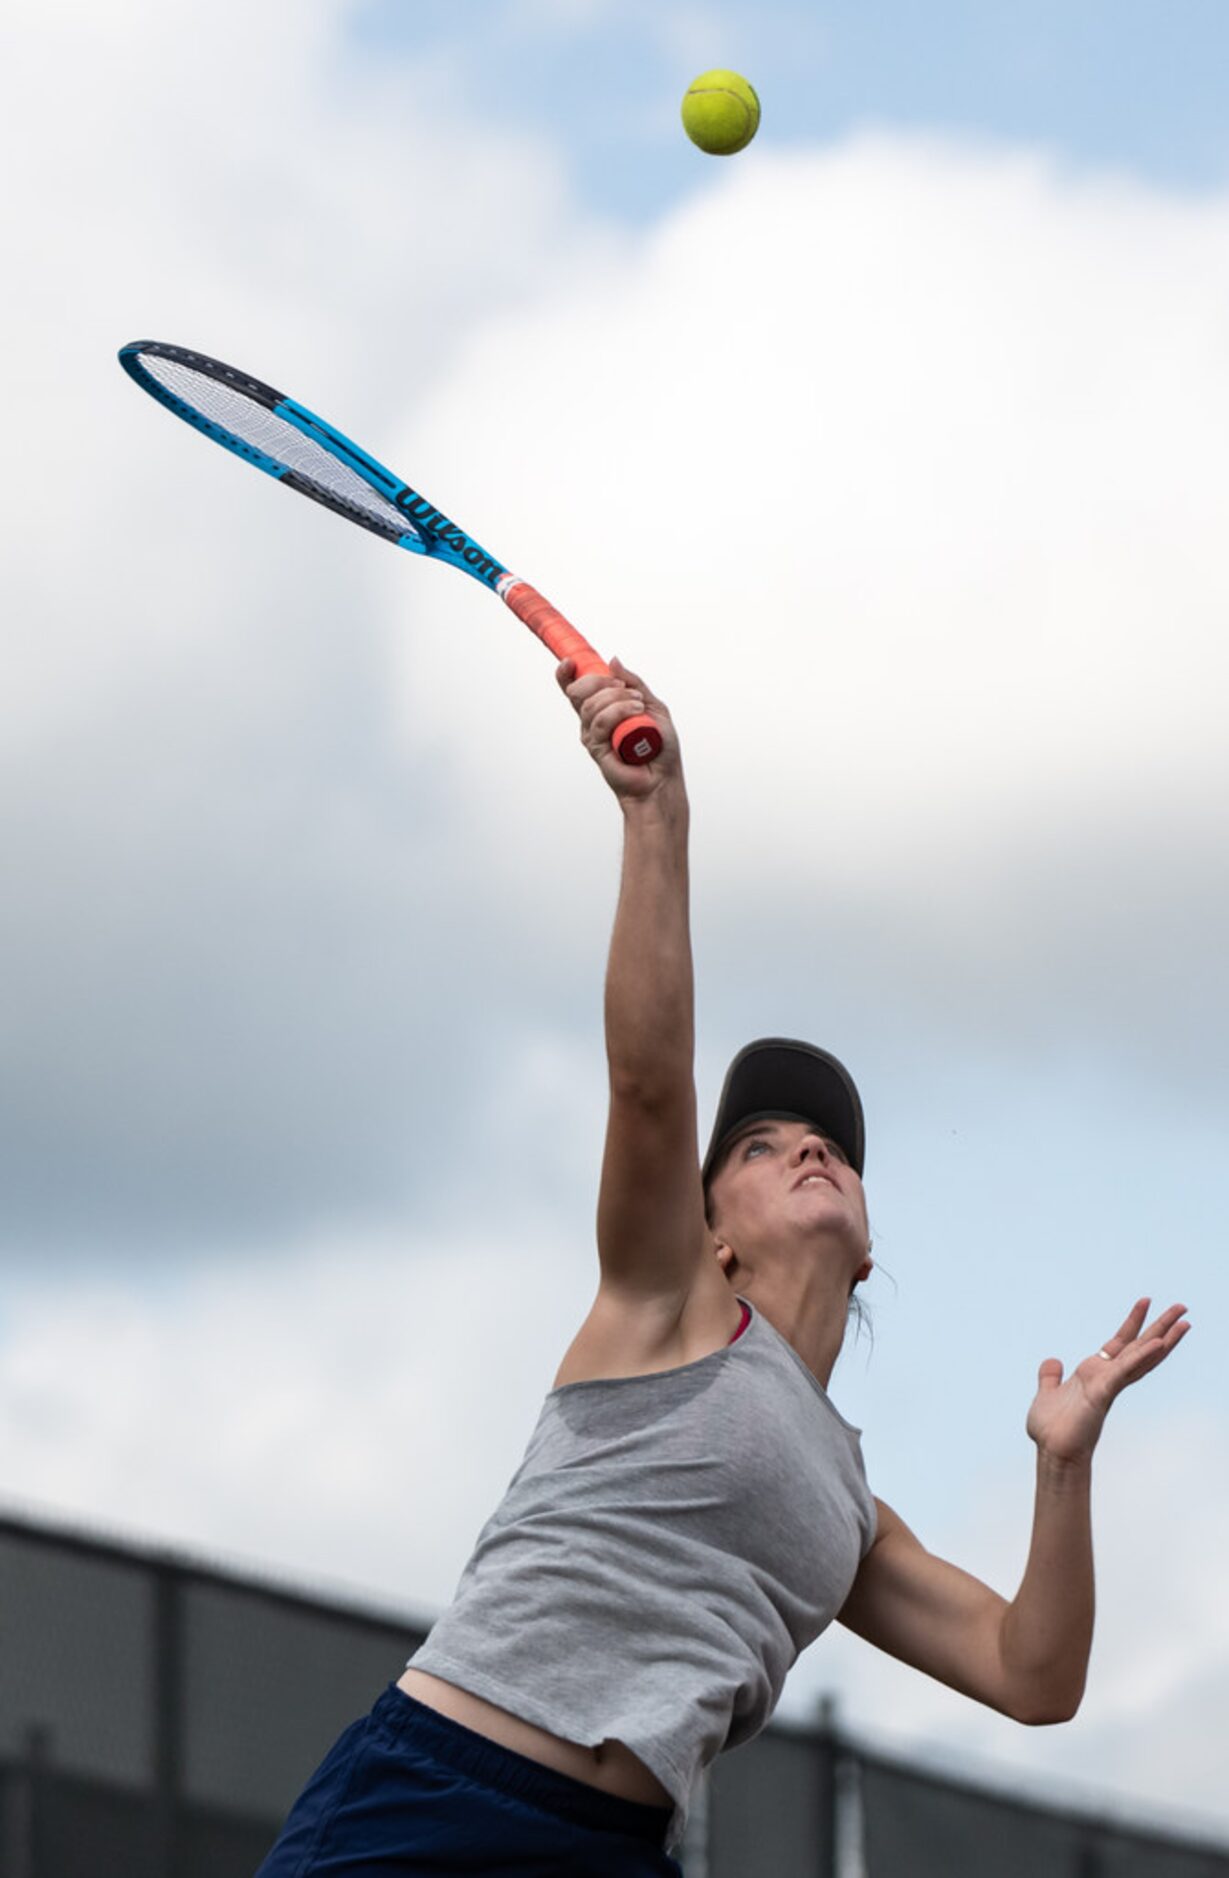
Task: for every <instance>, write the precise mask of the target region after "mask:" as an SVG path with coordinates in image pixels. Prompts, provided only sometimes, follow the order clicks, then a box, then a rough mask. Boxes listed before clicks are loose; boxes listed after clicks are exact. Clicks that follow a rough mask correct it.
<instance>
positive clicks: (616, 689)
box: [555, 660, 655, 744]
mask: <svg viewBox="0 0 1229 1878" xmlns="http://www.w3.org/2000/svg"><path fill="white" fill-rule="evenodd" d="M574 671H575V668H574V666H573V665H572V661H571V660H564V662H563V664H562V665H560V666H559V667H558V669H557V671H556V674H555V676H556V678H557V679H558V681H559V684H560V686H561V687H562V689H563V691H564V692H565V694H566V696H567V698H568V701H569V703H570V704H571V705H572V708H573V710H574V711H575V712H576V715H577V716H578V717H579V718H580V727H581V735H582V736H583V737H584V739H585V741H586V742H587V743H596V744H606V743H609V741H610V739H611V737H612V736H613V735H614V733H615V731H616V730H617V729H618V727H619V725H620V724H621V723H623V722H624V720H625V719H626V718H629V717H636V716H638V715H639V713H640V712H642V711H645V710H647V709H649V708H650V707H649V700H648V698H647V696H646V693H645V691H643V690H641V689H640V687H639V686H637V685H634V684H631V683H629V682H625V680H624V678H623V677H622V676H621V675H619V674H616V673H615V672H614V670H613V668H612V670H611V672H610V673H605V672H589V673H587V674H586V675H585V676H584V677H583V678H577V677H575V676H574ZM569 672H571V673H572V674H573V675H572V676H568V675H567V674H568V673H569ZM654 702H655V700H654Z"/></svg>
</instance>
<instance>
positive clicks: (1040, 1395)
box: [1026, 1298, 1190, 1461]
mask: <svg viewBox="0 0 1229 1878" xmlns="http://www.w3.org/2000/svg"><path fill="white" fill-rule="evenodd" d="M1151 1302H1152V1300H1151V1298H1140V1300H1139V1302H1138V1303H1137V1304H1136V1305H1135V1307H1134V1308H1133V1310H1131V1312H1130V1313H1129V1314H1128V1316H1127V1318H1126V1321H1125V1322H1124V1324H1123V1325H1122V1328H1121V1329H1120V1330H1119V1331H1118V1333H1117V1335H1116V1336H1113V1337H1111V1338H1110V1339H1109V1340H1108V1342H1107V1343H1106V1344H1105V1345H1104V1347H1103V1348H1102V1349H1101V1350H1099V1351H1098V1352H1097V1354H1096V1356H1089V1357H1085V1359H1084V1361H1083V1362H1082V1363H1081V1364H1080V1366H1079V1368H1078V1369H1076V1370H1073V1371H1072V1372H1071V1374H1070V1376H1068V1378H1067V1380H1066V1382H1064V1381H1063V1366H1062V1364H1061V1363H1060V1362H1059V1360H1058V1358H1057V1357H1056V1356H1051V1357H1047V1358H1046V1361H1045V1362H1044V1363H1043V1364H1042V1365H1041V1368H1040V1370H1039V1372H1038V1377H1037V1381H1038V1389H1037V1394H1036V1396H1035V1397H1034V1400H1033V1406H1032V1407H1031V1408H1030V1410H1029V1412H1028V1421H1027V1423H1026V1426H1027V1429H1028V1432H1029V1434H1030V1435H1031V1436H1032V1438H1033V1440H1034V1441H1035V1442H1036V1443H1037V1446H1038V1448H1039V1449H1040V1450H1041V1452H1042V1453H1043V1454H1047V1455H1049V1456H1050V1457H1051V1458H1052V1459H1053V1460H1056V1461H1083V1460H1087V1459H1088V1458H1089V1456H1090V1455H1091V1454H1092V1451H1093V1449H1094V1448H1095V1447H1096V1445H1097V1440H1098V1438H1099V1436H1100V1433H1101V1430H1102V1428H1103V1426H1104V1424H1105V1418H1106V1416H1107V1415H1108V1413H1109V1410H1110V1404H1111V1403H1112V1402H1113V1400H1114V1398H1115V1396H1117V1395H1120V1394H1121V1392H1122V1391H1123V1390H1124V1389H1126V1388H1129V1387H1130V1385H1131V1384H1132V1383H1133V1382H1138V1381H1139V1379H1140V1377H1141V1376H1146V1375H1147V1374H1148V1371H1149V1370H1150V1369H1155V1368H1156V1366H1157V1364H1158V1363H1163V1362H1164V1361H1165V1358H1166V1357H1167V1356H1168V1355H1169V1354H1170V1353H1171V1351H1173V1350H1176V1349H1177V1347H1178V1345H1179V1344H1180V1343H1181V1341H1182V1339H1183V1337H1184V1336H1185V1335H1186V1333H1187V1331H1188V1330H1189V1329H1190V1325H1189V1323H1184V1322H1182V1321H1181V1320H1182V1319H1183V1318H1184V1317H1185V1316H1186V1306H1185V1304H1171V1305H1170V1307H1169V1309H1168V1310H1167V1311H1162V1313H1161V1315H1160V1316H1159V1317H1158V1318H1157V1319H1156V1320H1155V1322H1154V1323H1151V1324H1149V1326H1148V1328H1147V1330H1145V1331H1143V1332H1142V1334H1141V1330H1140V1326H1141V1325H1142V1324H1143V1321H1144V1318H1145V1317H1146V1316H1147V1313H1148V1306H1149V1305H1150V1304H1151Z"/></svg>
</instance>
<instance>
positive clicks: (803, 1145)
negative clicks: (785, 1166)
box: [798, 1135, 832, 1166]
mask: <svg viewBox="0 0 1229 1878" xmlns="http://www.w3.org/2000/svg"><path fill="white" fill-rule="evenodd" d="M831 1159H832V1156H831V1154H830V1153H829V1151H828V1143H827V1142H826V1141H825V1140H824V1138H823V1136H822V1135H804V1136H803V1137H802V1140H801V1141H800V1142H799V1143H798V1162H799V1165H801V1164H802V1162H803V1161H808V1160H815V1161H818V1162H819V1163H820V1164H821V1166H826V1165H827V1163H828V1162H829V1161H830V1160H831Z"/></svg>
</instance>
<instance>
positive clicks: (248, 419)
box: [141, 353, 417, 539]
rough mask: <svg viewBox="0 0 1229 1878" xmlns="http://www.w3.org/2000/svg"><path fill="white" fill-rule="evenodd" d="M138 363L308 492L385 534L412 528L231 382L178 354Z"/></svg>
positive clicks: (323, 452)
mask: <svg viewBox="0 0 1229 1878" xmlns="http://www.w3.org/2000/svg"><path fill="white" fill-rule="evenodd" d="M141 363H142V365H143V366H144V368H145V370H146V371H147V372H148V373H149V374H150V376H151V378H155V379H157V381H158V383H159V384H160V385H161V386H162V387H163V388H164V390H166V391H168V392H169V393H170V394H171V396H172V397H174V398H177V399H179V400H180V402H181V403H183V404H185V405H186V406H187V407H188V408H189V409H190V410H193V411H197V412H199V414H200V415H201V416H202V417H204V418H207V419H208V420H209V422H210V423H212V424H216V425H218V426H219V427H220V428H221V429H222V430H225V431H228V432H229V433H230V435H231V436H233V437H237V438H238V439H239V441H240V442H241V443H243V444H246V445H248V446H249V447H250V448H252V449H254V450H257V451H259V453H260V455H261V456H264V457H269V458H271V459H272V460H273V461H274V462H275V463H279V464H281V465H282V466H283V467H284V468H285V469H288V470H289V471H291V473H292V474H293V475H295V476H296V477H298V478H299V479H301V480H302V481H303V482H304V483H306V484H309V485H310V486H311V487H310V491H309V492H310V493H312V494H316V495H318V496H320V497H322V498H323V499H324V500H326V501H327V502H328V503H329V504H330V506H332V507H334V508H341V509H344V510H346V511H348V512H351V513H353V511H354V510H356V509H357V510H358V511H359V514H358V515H357V516H355V517H354V519H355V520H362V521H364V522H365V523H366V524H367V525H368V526H371V525H373V524H374V525H375V526H376V527H377V529H378V531H379V533H380V534H383V535H391V536H392V537H393V538H394V539H396V538H398V537H399V536H401V535H406V534H413V533H416V532H417V531H416V530H415V529H414V526H413V523H412V522H411V521H410V520H409V519H408V518H407V517H406V516H405V515H403V514H402V512H401V510H400V509H399V508H397V506H396V504H395V503H392V502H388V501H386V500H385V499H384V497H383V496H382V495H380V493H379V491H378V490H375V489H373V488H372V487H371V485H370V484H369V483H365V482H364V481H363V479H362V477H361V476H356V475H355V473H354V471H353V470H351V469H348V468H347V466H346V465H345V464H344V463H341V462H339V461H338V459H337V458H336V457H335V456H333V455H332V454H331V452H329V451H328V450H326V449H324V448H323V446H322V445H320V444H318V443H316V442H315V440H314V439H313V438H311V437H307V436H305V435H304V433H303V432H302V431H301V430H297V429H296V428H295V426H294V425H293V424H289V423H287V422H286V420H285V418H282V417H279V416H278V415H277V413H276V412H275V411H270V410H269V409H268V408H267V407H266V406H265V405H263V404H258V403H257V402H256V400H255V399H254V398H249V397H247V396H246V395H245V394H244V393H243V392H242V391H241V390H239V389H238V388H237V387H235V386H233V385H228V384H224V383H220V382H219V381H218V380H217V379H214V378H211V377H209V376H208V375H207V374H206V373H205V372H198V371H195V370H194V369H193V368H192V366H190V365H184V364H183V363H182V362H181V361H180V360H178V359H167V358H161V357H159V356H157V355H156V354H150V353H145V354H143V356H142V359H141Z"/></svg>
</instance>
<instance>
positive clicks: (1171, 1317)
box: [1103, 1298, 1186, 1356]
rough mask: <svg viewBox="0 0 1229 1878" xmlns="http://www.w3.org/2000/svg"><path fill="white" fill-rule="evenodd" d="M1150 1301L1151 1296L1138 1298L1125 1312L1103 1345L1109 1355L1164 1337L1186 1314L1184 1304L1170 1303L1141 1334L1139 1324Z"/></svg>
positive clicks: (1121, 1352) (1145, 1314)
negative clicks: (1121, 1320)
mask: <svg viewBox="0 0 1229 1878" xmlns="http://www.w3.org/2000/svg"><path fill="white" fill-rule="evenodd" d="M1151 1302H1152V1299H1151V1298H1140V1299H1139V1300H1138V1301H1137V1302H1136V1304H1135V1305H1134V1306H1133V1307H1132V1309H1131V1310H1130V1311H1129V1312H1128V1313H1127V1315H1126V1317H1125V1318H1124V1320H1123V1322H1122V1324H1121V1325H1120V1327H1119V1329H1118V1330H1117V1331H1116V1332H1115V1334H1114V1335H1113V1336H1112V1337H1110V1338H1109V1339H1108V1341H1107V1342H1106V1343H1105V1345H1104V1346H1103V1347H1104V1348H1105V1349H1106V1350H1108V1351H1109V1353H1110V1355H1111V1356H1119V1355H1121V1354H1123V1353H1124V1352H1125V1351H1126V1349H1127V1347H1128V1345H1130V1344H1137V1347H1139V1346H1140V1345H1142V1344H1145V1343H1151V1342H1153V1341H1154V1339H1157V1338H1161V1339H1164V1338H1165V1337H1167V1336H1168V1334H1169V1332H1170V1331H1171V1330H1172V1329H1173V1328H1174V1326H1175V1325H1176V1324H1177V1323H1178V1320H1179V1318H1182V1317H1185V1316H1186V1306H1185V1304H1171V1305H1170V1307H1169V1309H1168V1310H1167V1311H1162V1312H1161V1315H1160V1316H1159V1317H1158V1318H1156V1319H1155V1320H1154V1321H1153V1322H1152V1323H1151V1324H1149V1326H1148V1328H1147V1330H1145V1331H1143V1333H1142V1335H1141V1332H1140V1326H1141V1325H1142V1323H1143V1321H1144V1318H1145V1317H1146V1316H1147V1314H1148V1306H1149V1305H1150V1304H1151ZM1137 1339H1138V1343H1137ZM1115 1344H1117V1346H1118V1348H1117V1349H1115V1347H1114V1346H1115Z"/></svg>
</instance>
